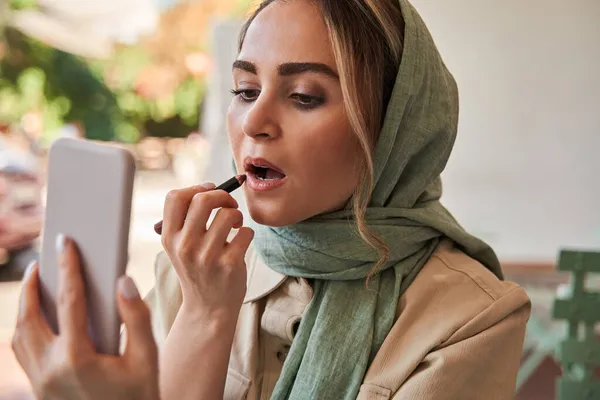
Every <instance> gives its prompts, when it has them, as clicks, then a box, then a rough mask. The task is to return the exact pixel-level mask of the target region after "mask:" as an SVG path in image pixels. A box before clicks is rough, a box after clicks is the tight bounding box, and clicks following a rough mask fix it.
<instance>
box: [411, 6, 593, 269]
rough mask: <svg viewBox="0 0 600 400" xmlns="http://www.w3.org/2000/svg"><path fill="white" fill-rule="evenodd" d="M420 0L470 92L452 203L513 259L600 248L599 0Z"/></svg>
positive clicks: (449, 176)
mask: <svg viewBox="0 0 600 400" xmlns="http://www.w3.org/2000/svg"><path fill="white" fill-rule="evenodd" d="M413 1H414V5H415V7H416V8H417V9H418V10H419V11H420V13H421V15H422V17H423V19H424V20H425V22H426V23H427V24H428V26H429V28H430V30H431V32H432V34H433V36H434V38H435V39H436V42H437V44H438V47H439V48H440V51H441V52H442V55H443V56H444V59H445V60H446V63H447V65H448V67H449V69H450V70H451V71H452V72H453V73H454V75H455V78H456V79H457V81H458V85H459V89H460V93H461V119H460V127H459V136H458V140H457V143H456V147H455V151H454V153H453V155H452V158H451V161H450V163H449V165H448V168H447V170H446V172H445V174H444V179H445V194H444V197H443V201H444V203H445V204H446V205H447V206H448V207H449V208H450V209H451V210H452V212H453V213H454V214H455V215H456V217H457V218H458V219H459V221H461V222H462V223H463V225H465V227H467V228H469V229H470V230H471V231H473V232H474V233H477V234H479V235H480V236H482V237H484V238H485V239H486V240H488V241H489V242H490V243H491V244H492V245H494V247H495V249H496V250H497V251H498V253H499V255H500V256H501V258H502V259H503V260H506V261H552V260H554V259H555V256H556V254H557V251H558V249H559V248H560V247H564V246H575V247H584V248H590V247H591V248H596V249H599V250H600V1H598V0H569V1H565V0H529V1H522V0H504V1H491V0H444V1H441V0H437V1H429V0H413Z"/></svg>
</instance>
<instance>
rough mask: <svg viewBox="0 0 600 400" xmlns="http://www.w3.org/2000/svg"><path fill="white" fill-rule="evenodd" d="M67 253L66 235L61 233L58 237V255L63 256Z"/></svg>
mask: <svg viewBox="0 0 600 400" xmlns="http://www.w3.org/2000/svg"><path fill="white" fill-rule="evenodd" d="M63 251H65V235H63V234H62V233H59V234H58V235H56V253H57V254H62V253H63Z"/></svg>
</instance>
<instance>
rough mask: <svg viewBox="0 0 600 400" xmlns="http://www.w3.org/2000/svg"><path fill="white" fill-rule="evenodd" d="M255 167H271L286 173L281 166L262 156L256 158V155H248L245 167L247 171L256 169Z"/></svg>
mask: <svg viewBox="0 0 600 400" xmlns="http://www.w3.org/2000/svg"><path fill="white" fill-rule="evenodd" d="M254 167H262V168H269V169H272V170H274V171H277V172H279V173H280V174H282V175H285V173H284V172H283V171H282V170H281V168H279V167H278V166H277V165H275V164H273V163H272V162H269V161H267V160H265V159H264V158H260V157H257V158H254V157H250V156H248V157H246V158H245V159H244V169H245V170H246V171H252V170H253V169H254Z"/></svg>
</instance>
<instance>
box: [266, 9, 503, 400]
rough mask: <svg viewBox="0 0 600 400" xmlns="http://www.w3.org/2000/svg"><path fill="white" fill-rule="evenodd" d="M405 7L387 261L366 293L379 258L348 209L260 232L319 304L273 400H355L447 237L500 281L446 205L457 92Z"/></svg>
mask: <svg viewBox="0 0 600 400" xmlns="http://www.w3.org/2000/svg"><path fill="white" fill-rule="evenodd" d="M399 1H400V6H401V9H402V14H403V17H404V21H405V32H404V49H403V56H402V62H401V65H400V66H399V70H398V76H397V78H396V83H395V86H394V89H393V92H392V96H391V99H390V102H389V105H388V108H387V113H386V117H385V121H384V124H383V128H382V130H381V133H380V135H379V139H378V142H377V146H376V149H375V185H374V189H373V193H372V199H371V202H370V205H369V208H368V210H367V214H366V216H367V222H368V224H369V225H370V226H371V227H372V228H373V229H374V230H375V231H376V232H377V233H378V234H379V235H380V236H381V237H382V238H383V239H384V240H385V242H386V244H387V245H388V246H389V249H390V262H389V263H388V264H387V265H386V266H385V268H384V270H383V271H382V272H381V273H379V274H377V275H376V276H375V277H373V278H372V279H371V280H370V282H369V287H368V288H367V287H366V281H365V278H366V277H367V275H368V274H369V271H371V270H372V268H373V267H374V265H375V263H376V262H377V260H378V258H379V257H378V255H377V253H376V252H375V251H374V250H373V249H372V248H371V247H369V246H368V245H367V244H365V243H364V242H363V241H362V239H361V238H360V236H358V235H357V233H356V228H354V226H353V224H352V222H351V221H349V219H351V217H352V211H351V210H349V209H345V210H341V211H338V212H334V213H330V214H327V215H321V216H318V217H314V218H311V219H309V220H306V221H303V222H301V223H298V224H295V225H293V226H288V227H283V228H270V227H266V226H258V227H257V229H256V237H255V239H254V245H255V247H256V249H257V251H258V253H259V254H260V255H261V257H262V258H263V260H264V261H265V263H266V264H267V265H268V266H269V267H270V268H271V269H273V270H275V271H277V272H280V273H282V274H285V275H289V276H295V277H303V278H314V284H313V289H314V297H313V299H312V301H311V302H310V304H309V305H308V307H307V309H306V311H305V314H304V315H303V317H302V321H301V323H300V326H299V329H298V332H297V334H296V336H295V338H294V342H293V344H292V347H291V349H290V352H289V354H288V357H287V359H286V361H285V363H284V366H283V371H282V373H281V376H280V378H279V381H278V382H277V385H276V386H275V391H274V393H273V396H272V398H273V399H277V400H280V399H292V400H297V399H356V396H357V395H358V392H359V388H360V385H361V384H362V381H363V378H364V375H365V373H366V370H367V367H368V366H369V365H370V363H371V361H372V360H373V358H374V356H375V354H376V353H377V351H378V350H379V348H380V347H381V345H382V343H383V340H384V339H385V337H386V335H387V334H388V333H389V331H390V329H391V328H392V325H393V323H394V316H395V313H396V310H397V307H398V300H399V298H400V296H401V295H402V293H403V291H404V290H405V289H406V287H407V286H408V285H409V284H410V282H412V280H413V279H414V277H415V276H416V274H417V273H418V272H419V271H420V269H421V268H422V267H423V265H424V264H425V263H426V262H427V261H428V259H429V258H430V256H431V254H432V253H433V251H434V250H435V249H436V247H437V246H438V244H439V242H440V240H442V239H443V238H445V237H447V238H450V239H451V240H452V241H454V242H455V243H456V244H457V245H458V246H460V248H462V249H463V250H464V251H465V252H466V253H467V254H469V255H470V256H471V257H473V258H475V259H477V260H479V261H480V262H482V263H483V264H484V265H485V266H486V267H487V268H489V269H490V270H491V271H492V272H494V273H495V274H496V275H497V276H498V277H499V278H502V273H501V270H500V265H499V263H498V260H497V258H496V256H495V254H494V252H493V251H492V249H491V248H490V247H488V246H487V245H486V244H485V243H483V242H482V241H480V240H479V239H477V238H475V237H473V236H471V235H469V234H468V233H467V232H465V231H464V230H463V228H461V226H460V225H459V224H458V223H457V222H456V220H455V219H454V218H453V217H452V215H451V214H450V213H449V212H448V211H447V210H446V209H445V208H444V207H443V206H442V204H441V203H440V202H439V198H440V196H441V193H442V189H441V180H440V174H441V172H442V170H443V169H444V167H445V165H446V162H447V160H448V157H449V156H450V152H451V150H452V146H453V144H454V140H455V137H456V131H457V123H458V91H457V88H456V83H455V81H454V79H453V77H452V75H451V74H450V73H449V72H448V70H447V69H446V67H445V65H444V63H443V61H442V58H441V56H440V54H439V52H438V50H437V48H436V46H435V44H434V42H433V39H432V38H431V35H430V33H429V31H428V29H427V27H426V26H425V24H424V22H423V21H422V20H421V18H420V16H419V15H418V13H417V11H416V10H415V9H414V8H413V7H412V5H410V3H409V2H408V1H407V0H399Z"/></svg>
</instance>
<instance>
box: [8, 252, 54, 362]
mask: <svg viewBox="0 0 600 400" xmlns="http://www.w3.org/2000/svg"><path fill="white" fill-rule="evenodd" d="M54 337H55V335H54V333H53V332H52V329H51V328H50V326H48V324H47V323H46V320H45V319H44V317H43V315H42V312H41V307H40V297H39V273H38V266H37V263H33V264H31V265H30V266H29V267H28V268H27V271H26V272H25V275H24V277H23V289H22V292H21V298H20V300H19V313H18V316H17V326H16V328H15V332H14V335H13V338H12V349H13V351H14V353H15V356H16V358H17V361H19V364H21V366H22V367H23V369H24V370H25V371H32V370H34V366H33V365H32V363H36V361H37V357H38V356H39V355H40V354H42V353H43V352H44V350H45V349H46V348H47V347H48V345H49V344H50V342H51V341H52V340H53V338H54Z"/></svg>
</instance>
